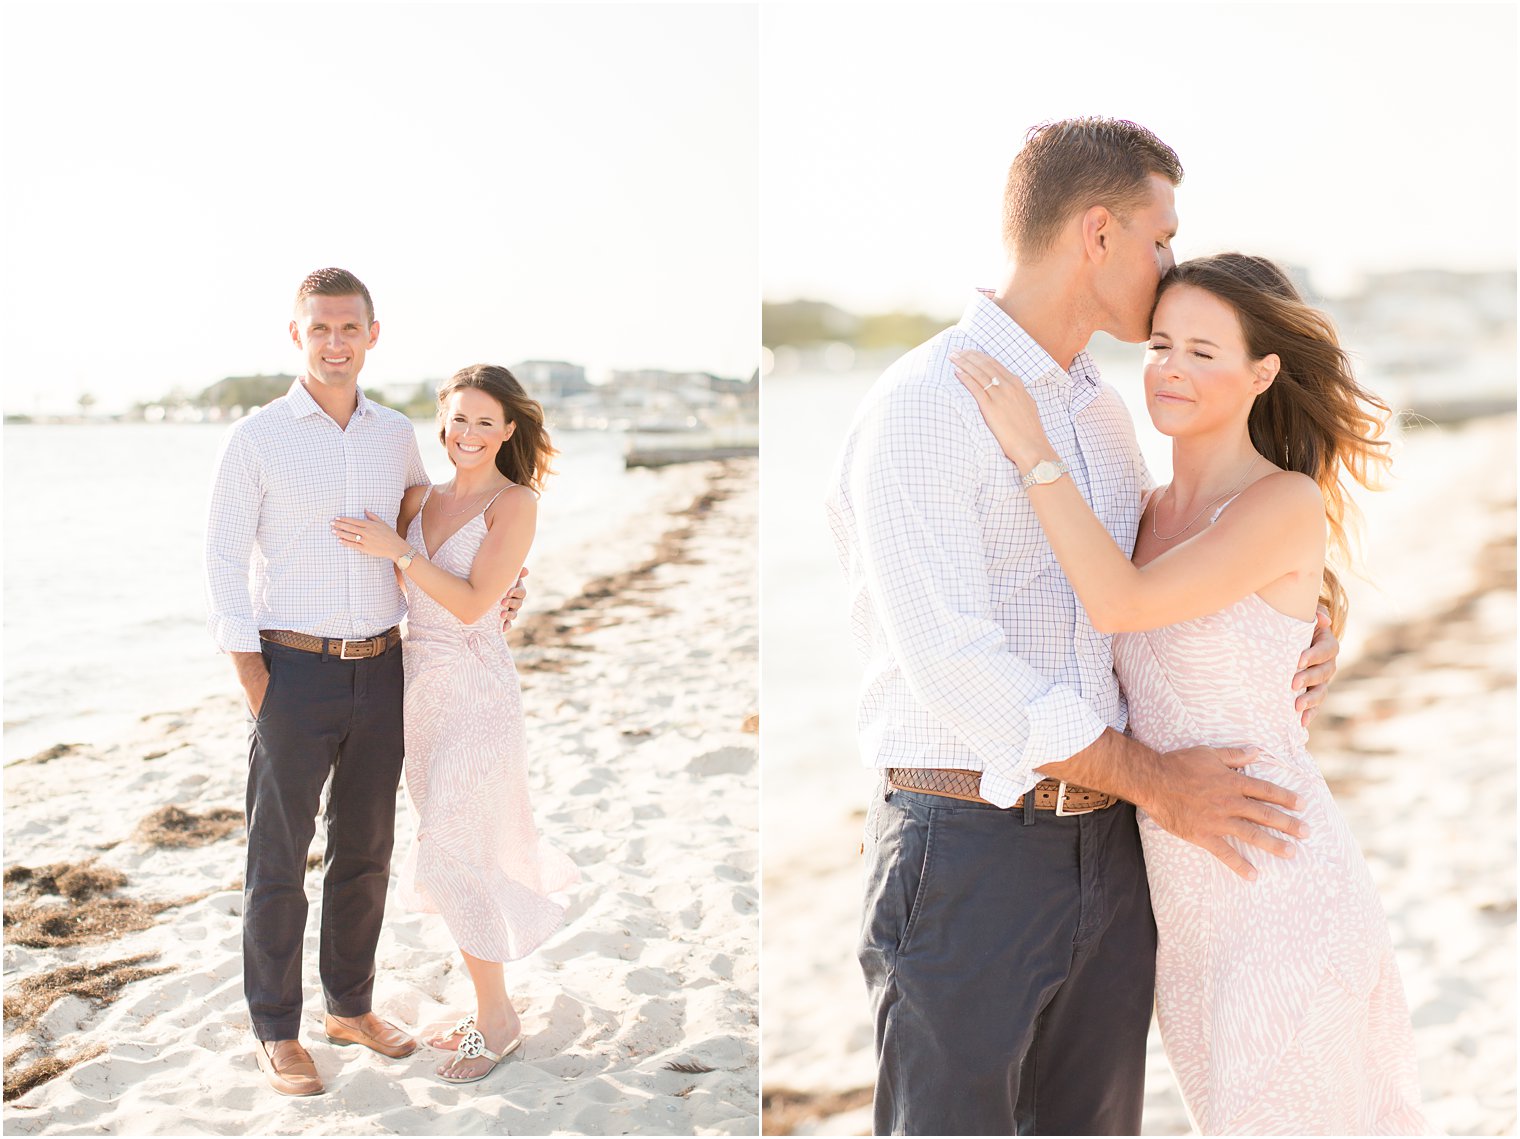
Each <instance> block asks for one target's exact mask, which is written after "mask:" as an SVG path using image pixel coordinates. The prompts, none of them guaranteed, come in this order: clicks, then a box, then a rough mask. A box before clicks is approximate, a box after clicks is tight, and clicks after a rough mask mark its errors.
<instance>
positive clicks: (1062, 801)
mask: <svg viewBox="0 0 1520 1139" xmlns="http://www.w3.org/2000/svg"><path fill="white" fill-rule="evenodd" d="M1060 783H1061V786H1060V787H1058V788H1057V789H1056V818H1058V819H1060V818H1066V817H1067V816H1069V815H1090V814H1092V813H1093V812H1094V811H1096V810H1097V809H1098V808H1097V807H1083V808H1082V809H1081V810H1080V811H1068V810H1067V809H1066V780H1064V779H1062V780H1061V781H1060ZM1031 793H1032V792H1031Z"/></svg>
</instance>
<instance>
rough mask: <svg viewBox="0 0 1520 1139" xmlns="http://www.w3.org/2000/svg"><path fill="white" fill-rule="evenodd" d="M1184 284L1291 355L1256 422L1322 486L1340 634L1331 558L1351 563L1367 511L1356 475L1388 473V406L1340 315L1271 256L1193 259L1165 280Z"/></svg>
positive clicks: (1339, 595)
mask: <svg viewBox="0 0 1520 1139" xmlns="http://www.w3.org/2000/svg"><path fill="white" fill-rule="evenodd" d="M1176 285H1192V286H1193V287H1194V288H1199V289H1203V290H1204V291H1205V292H1207V293H1210V294H1212V295H1213V296H1216V297H1218V298H1219V299H1220V300H1222V301H1224V302H1225V303H1226V304H1228V305H1229V306H1230V307H1231V308H1233V309H1234V310H1235V315H1236V316H1237V317H1239V319H1240V327H1241V331H1242V332H1243V333H1244V334H1245V341H1246V351H1247V352H1249V353H1250V355H1251V358H1252V359H1253V360H1259V359H1261V358H1262V357H1263V356H1266V355H1269V354H1274V353H1275V354H1276V356H1277V358H1278V360H1280V361H1281V366H1280V368H1279V369H1278V372H1277V378H1276V379H1275V380H1273V382H1272V384H1271V386H1270V387H1268V388H1267V389H1266V391H1264V392H1262V393H1261V395H1259V396H1257V397H1256V402H1255V404H1253V405H1252V407H1251V414H1250V418H1249V420H1248V421H1247V425H1248V428H1249V430H1250V433H1251V443H1252V444H1253V445H1254V446H1255V448H1256V450H1257V451H1259V452H1261V454H1262V455H1263V456H1265V457H1266V458H1267V459H1269V460H1271V461H1272V462H1274V463H1276V464H1277V465H1278V466H1279V467H1282V468H1283V469H1284V470H1290V471H1299V472H1301V473H1303V474H1306V475H1308V476H1309V477H1310V478H1312V479H1313V480H1314V481H1315V482H1316V483H1318V484H1319V489H1320V493H1321V494H1322V495H1323V496H1324V499H1325V520H1326V523H1327V525H1328V529H1329V535H1328V539H1329V540H1328V549H1327V557H1326V563H1325V575H1324V580H1323V581H1322V583H1321V585H1320V603H1321V604H1322V605H1324V606H1325V607H1326V608H1327V609H1328V610H1329V611H1330V625H1331V628H1332V629H1333V630H1334V631H1335V633H1336V635H1337V636H1339V635H1340V633H1341V630H1342V629H1343V628H1344V627H1345V623H1346V591H1345V589H1344V588H1343V587H1342V586H1341V582H1340V578H1339V576H1337V574H1336V571H1335V570H1334V569H1332V568H1331V564H1330V563H1331V562H1335V563H1336V564H1337V565H1338V566H1339V567H1340V568H1341V569H1343V570H1344V569H1348V568H1349V567H1350V566H1351V564H1352V553H1353V550H1352V536H1351V532H1352V531H1353V530H1354V529H1355V526H1356V523H1357V522H1358V521H1359V519H1360V513H1359V512H1358V510H1357V508H1356V504H1355V503H1353V502H1352V501H1351V498H1350V496H1349V495H1348V493H1347V483H1346V479H1347V478H1351V479H1354V480H1356V482H1358V483H1359V484H1361V485H1362V486H1364V487H1368V488H1369V489H1371V488H1374V487H1376V486H1378V485H1379V484H1380V482H1381V476H1383V475H1384V474H1385V473H1386V472H1387V469H1388V464H1389V456H1388V451H1389V444H1388V442H1387V441H1386V440H1384V439H1382V438H1380V436H1381V435H1382V434H1383V432H1384V429H1385V428H1386V427H1387V425H1388V420H1389V416H1390V412H1389V409H1388V405H1387V404H1385V403H1384V402H1383V401H1382V400H1380V399H1379V398H1378V397H1377V396H1375V395H1373V394H1372V393H1371V392H1369V391H1367V389H1366V388H1364V387H1362V386H1361V385H1360V384H1358V383H1357V382H1356V377H1355V376H1353V375H1352V373H1351V362H1350V360H1349V359H1348V358H1347V356H1346V353H1345V351H1344V350H1343V349H1342V348H1341V346H1340V341H1339V340H1338V338H1337V337H1336V333H1335V326H1334V324H1332V323H1331V321H1330V318H1329V317H1328V316H1326V315H1325V314H1324V313H1322V312H1320V311H1319V310H1318V309H1316V308H1314V307H1312V306H1311V305H1308V304H1306V303H1305V302H1304V299H1303V297H1301V296H1300V295H1299V293H1298V290H1297V289H1295V288H1294V287H1293V282H1292V281H1290V280H1289V279H1288V275H1287V274H1286V273H1284V272H1283V271H1282V270H1281V269H1279V268H1278V267H1277V266H1276V265H1274V264H1273V263H1272V262H1271V261H1268V260H1267V259H1266V258H1264V257H1251V256H1248V255H1246V254H1244V253H1220V254H1217V255H1215V256H1213V257H1200V258H1197V259H1195V260H1192V261H1184V262H1183V263H1182V264H1181V265H1178V266H1177V267H1176V268H1174V269H1173V270H1172V271H1171V272H1170V273H1168V274H1167V275H1166V277H1165V278H1163V279H1162V282H1161V290H1160V291H1161V292H1165V291H1166V290H1167V289H1168V288H1171V287H1173V286H1176Z"/></svg>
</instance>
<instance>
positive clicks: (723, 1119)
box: [5, 461, 759, 1134]
mask: <svg viewBox="0 0 1520 1139" xmlns="http://www.w3.org/2000/svg"><path fill="white" fill-rule="evenodd" d="M754 472H755V464H754V462H753V461H748V462H745V461H739V462H731V463H706V464H701V465H700V467H697V468H693V471H692V473H691V475H690V477H689V478H688V477H687V476H686V475H684V474H683V475H682V477H681V483H680V485H681V486H683V487H685V488H686V489H687V490H690V491H693V492H694V493H692V494H689V495H686V496H684V501H683V502H682V503H680V504H677V505H678V508H677V509H674V510H670V511H668V512H666V513H664V514H660V515H653V516H651V515H648V514H646V515H643V516H641V517H639V518H637V519H633V520H631V522H632V523H634V524H636V528H637V530H638V533H637V535H636V536H634V535H633V533H632V531H633V530H634V529H635V526H632V525H629V526H621V527H618V528H617V534H616V535H614V536H613V538H612V539H609V541H608V542H607V543H605V544H604V546H603V547H602V548H601V549H599V550H598V551H596V552H595V554H594V556H590V557H588V558H586V559H585V567H586V569H587V573H586V574H585V575H584V576H583V577H582V579H581V580H582V582H583V584H582V585H581V586H580V588H579V590H578V591H577V590H575V589H572V588H570V587H569V586H568V585H567V584H566V582H567V577H568V575H566V574H563V573H561V574H559V575H557V577H558V580H557V582H556V583H555V584H556V585H558V586H559V588H558V589H554V588H535V589H534V593H533V595H532V596H530V598H529V607H528V612H527V614H526V615H525V616H524V618H523V619H522V621H521V623H520V626H519V628H518V629H516V630H514V631H513V633H512V634H511V636H510V643H511V644H512V647H513V651H514V656H515V657H516V659H517V663H518V667H519V670H520V672H521V675H522V683H523V691H524V705H525V709H526V711H527V716H528V725H527V726H528V732H529V741H530V754H531V756H532V766H531V770H530V784H531V791H532V795H533V799H534V811H535V816H536V821H537V823H538V825H539V827H540V829H541V830H542V831H543V833H544V834H545V836H546V837H547V838H549V839H550V840H551V841H553V842H554V843H556V845H558V846H560V847H561V849H564V850H566V852H567V853H569V854H570V855H571V857H572V858H573V859H574V860H575V861H576V863H577V864H578V865H579V866H580V867H581V871H582V879H583V880H582V884H581V885H580V887H578V889H577V890H576V892H575V894H574V895H573V898H572V901H571V906H570V909H569V911H568V913H567V916H566V922H565V926H564V928H562V929H561V930H560V931H559V932H558V933H556V934H555V935H554V936H553V937H552V938H551V939H550V941H549V942H547V943H546V944H545V945H544V946H543V947H542V948H541V949H540V950H538V951H537V952H536V953H535V954H533V955H531V956H530V957H529V958H527V959H525V960H523V961H520V962H514V963H510V964H509V965H508V966H507V980H508V988H509V991H510V992H511V993H512V994H513V997H514V1000H515V1003H516V1004H517V1006H518V1008H519V1011H520V1013H521V1014H522V1017H523V1021H524V1025H525V1028H526V1031H527V1033H528V1039H527V1040H526V1042H525V1044H524V1047H523V1048H522V1049H520V1050H519V1052H518V1053H517V1054H516V1056H514V1058H513V1059H512V1060H511V1061H509V1062H508V1063H507V1064H506V1065H504V1066H503V1070H502V1071H501V1072H499V1073H495V1074H493V1075H492V1076H491V1077H489V1078H488V1079H487V1080H486V1081H484V1082H482V1083H480V1084H475V1085H469V1086H468V1087H467V1088H466V1089H465V1090H463V1091H461V1090H460V1089H458V1088H453V1087H451V1086H450V1085H446V1084H443V1083H441V1082H440V1081H438V1080H436V1079H435V1078H434V1077H433V1076H432V1070H433V1068H434V1067H435V1066H436V1065H437V1063H438V1060H437V1059H436V1058H435V1056H434V1054H432V1053H430V1052H429V1051H428V1050H426V1049H421V1050H419V1052H418V1053H417V1054H416V1055H414V1056H413V1057H409V1058H407V1059H404V1060H400V1061H389V1060H385V1059H384V1058H382V1057H379V1056H377V1055H375V1054H373V1053H370V1052H368V1051H367V1050H363V1049H336V1048H333V1047H331V1046H329V1045H328V1044H327V1043H326V1042H325V1040H324V1039H323V1037H322V1033H321V1016H320V1005H321V1000H320V995H319V994H320V989H319V986H318V984H317V979H316V957H317V954H316V948H317V945H316V928H317V927H316V921H317V918H316V914H315V912H313V913H312V914H311V915H310V918H309V921H308V934H307V937H306V942H305V953H304V956H303V977H304V992H305V995H306V1001H305V1005H304V1009H303V1032H302V1037H303V1041H304V1042H305V1043H306V1044H307V1045H308V1046H309V1048H310V1050H311V1053H312V1056H313V1058H314V1059H315V1060H316V1062H317V1067H318V1071H319V1072H320V1073H321V1075H322V1077H323V1080H324V1082H325V1083H326V1084H327V1086H328V1091H327V1094H326V1095H323V1096H318V1097H314V1098H311V1099H304V1100H290V1099H285V1098H283V1097H280V1096H278V1095H276V1094H275V1093H274V1092H273V1091H271V1090H270V1089H269V1088H268V1087H267V1085H266V1084H265V1083H264V1080H263V1077H262V1075H261V1074H260V1073H259V1072H258V1070H257V1067H256V1065H255V1064H254V1060H253V1055H252V1047H251V1036H250V1035H249V1033H248V1024H247V1010H246V1007H245V1006H244V1005H243V1003H242V993H241V989H242V982H241V924H240V913H241V908H242V896H241V893H240V892H239V890H240V880H241V874H242V860H243V850H242V843H243V842H244V841H245V840H244V838H243V829H242V818H241V814H242V812H241V802H242V797H243V770H244V767H245V764H246V743H245V728H244V723H243V717H242V712H241V708H240V701H239V699H238V697H237V696H236V695H235V694H232V693H230V692H229V693H228V694H226V695H224V696H221V697H218V698H215V699H212V700H209V701H207V702H205V703H204V704H202V705H200V706H198V707H194V708H190V709H185V710H180V711H169V712H155V713H150V714H148V715H146V716H143V717H142V718H141V720H140V721H139V723H138V724H137V725H135V726H134V728H133V729H132V730H131V731H128V732H125V733H123V734H122V735H120V736H119V737H117V738H115V739H114V740H111V741H103V742H102V743H100V744H98V745H94V746H86V747H82V748H78V749H76V750H74V751H72V752H71V753H70V754H68V755H66V756H60V757H58V758H55V759H54V760H53V761H51V762H34V763H33V762H28V763H24V764H23V765H21V766H13V767H11V768H9V769H8V770H7V772H6V778H7V804H6V806H7V811H6V832H7V833H6V839H7V842H6V853H7V881H6V916H7V931H6V934H7V937H6V941H7V945H6V950H5V979H6V992H7V998H8V999H7V1002H6V1003H7V1008H6V1023H7V1030H8V1031H7V1037H8V1039H7V1055H6V1075H7V1097H8V1102H7V1103H6V1106H5V1126H6V1130H7V1131H8V1132H15V1133H24V1134H49V1133H77V1132H79V1131H84V1130H89V1131H99V1132H103V1133H114V1134H128V1133H152V1134H171V1133H184V1132H186V1131H207V1132H213V1133H227V1132H235V1133H243V1132H249V1133H254V1132H260V1131H263V1132H285V1131H291V1130H306V1129H310V1128H318V1129H321V1130H323V1131H330V1132H332V1133H338V1134H345V1133H370V1134H372V1133H377V1132H378V1133H411V1134H429V1133H441V1132H446V1133H450V1134H458V1133H472V1132H481V1133H486V1132H489V1133H502V1132H503V1131H535V1132H548V1131H559V1132H582V1133H591V1134H598V1133H618V1132H630V1133H644V1134H665V1133H669V1132H672V1131H677V1132H680V1131H684V1132H686V1133H692V1134H730V1133H746V1132H748V1133H753V1132H754V1131H755V1130H756V1129H757V1127H758V1116H757V1110H758V1094H759V1092H758V1075H757V1071H756V1060H757V1056H758V1027H757V1022H758V1014H757V1006H758V984H757V981H758V969H757V967H756V957H757V952H758V949H757V945H756V933H755V920H754V916H755V914H756V913H757V909H758V903H757V887H756V881H755V877H756V871H757V869H758V855H757V850H756V848H757V833H756V830H755V826H754V818H755V815H756V812H757V801H758V791H757V780H758V764H757V749H756V736H755V734H754V726H753V716H754V714H755V712H756V710H757V693H756V690H755V685H754V684H753V683H751V684H748V685H743V684H735V683H734V682H733V679H734V677H735V676H736V675H747V676H749V677H751V678H754V677H755V676H756V675H757V669H756V658H757V644H758V634H757V629H758V625H757V620H756V602H755V569H754V561H755V558H754V533H755V510H756V501H757V488H756V481H755V476H754ZM651 522H657V525H658V526H659V528H660V529H659V532H658V533H656V534H650V533H649V531H650V530H652V529H655V527H654V526H651ZM615 564H616V565H620V566H621V568H620V569H619V568H614V565H615ZM541 584H542V583H541V582H540V581H539V580H538V579H532V580H530V587H537V586H540V585H541ZM555 594H560V595H562V596H561V597H560V598H559V599H558V600H556V599H555V597H554V595H555ZM720 614H721V618H720V616H719V615H720ZM230 679H231V678H230V676H229V688H230V687H231V684H230ZM44 754H45V753H44ZM34 759H35V757H34ZM218 812H220V817H218ZM229 818H230V825H229ZM150 819H151V820H152V821H149V820H150ZM139 820H142V823H141V825H139ZM200 831H205V832H206V833H205V834H201V833H198V832H200ZM411 833H412V822H411V818H410V812H409V810H408V809H407V808H406V806H405V804H404V801H403V800H402V798H401V796H398V821H397V835H396V837H397V850H396V855H395V856H394V859H393V866H399V864H400V857H401V854H402V851H403V849H404V844H405V843H406V842H407V841H409V840H410V837H411ZM322 838H323V836H322V831H321V827H320V826H319V830H318V838H317V840H316V842H314V843H313V848H312V850H313V856H314V858H313V860H309V863H308V865H309V866H310V865H311V861H317V860H318V852H319V851H320V848H321V845H322ZM92 860H93V861H92ZM58 864H67V866H59V865H58ZM23 865H24V866H25V867H26V868H31V869H33V870H44V871H45V870H48V869H49V868H51V869H52V871H53V873H52V874H47V873H35V874H32V875H30V876H26V875H22V874H18V873H17V872H16V871H17V868H18V867H21V866H23ZM69 870H72V873H71V874H70V873H67V872H66V871H69ZM307 893H308V897H310V898H311V899H312V900H313V901H315V902H316V903H317V904H315V905H313V906H312V907H311V909H312V911H316V910H318V909H319V908H320V896H321V889H320V869H319V868H318V870H317V871H316V872H315V873H311V874H310V875H309V877H308V881H307ZM28 895H30V896H28ZM60 895H67V897H68V899H69V900H67V901H65V900H64V898H62V897H60ZM154 910H157V912H144V911H154ZM60 917H63V918H64V920H63V921H59V920H58V919H59V918H60ZM97 919H98V920H97ZM39 929H41V931H42V932H41V933H40V935H39V933H38V930H39ZM49 930H52V931H55V932H56V931H63V936H62V938H61V939H60V940H61V941H62V942H63V944H54V945H51V946H48V945H39V946H24V945H21V944H19V943H18V942H17V940H16V934H18V933H19V934H22V935H23V936H26V937H28V938H29V939H31V940H37V939H38V937H39V936H40V937H41V938H42V940H46V939H47V937H48V931H49ZM81 930H83V931H84V936H80V933H81ZM92 930H95V932H96V933H98V936H91V931H92ZM70 942H72V944H70ZM76 967H77V968H76ZM71 968H75V973H70V972H68V970H70V969H71ZM76 974H78V975H76ZM377 974H378V981H377V985H376V990H375V1010H376V1011H377V1012H379V1013H380V1014H381V1015H382V1016H386V1017H388V1018H389V1019H392V1020H394V1021H397V1022H398V1023H402V1024H405V1025H406V1026H408V1027H409V1028H412V1029H416V1028H419V1027H421V1026H423V1025H425V1024H428V1023H430V1022H432V1021H435V1020H442V1019H444V1018H445V1017H447V1016H449V1015H451V1014H453V1015H457V1013H458V1012H459V1010H460V1009H461V1008H467V1007H469V1004H470V1002H471V999H472V998H471V995H470V993H471V990H470V987H469V982H468V977H467V976H466V975H465V973H464V970H463V967H462V964H461V963H460V962H459V961H458V957H457V953H456V952H455V950H454V948H453V946H452V944H451V943H450V942H449V939H448V935H447V931H446V930H445V929H444V927H443V923H442V921H441V920H439V919H437V918H436V917H435V916H430V915H423V914H412V913H408V912H406V911H404V910H402V909H401V908H400V907H399V905H398V904H397V903H396V902H395V899H394V896H392V897H391V898H390V900H389V902H388V906H387V913H386V925H385V929H384V931H383V933H382V936H381V943H380V948H379V953H378V957H377ZM38 982H50V983H48V984H39V983H38ZM71 994H72V995H71ZM28 1002H30V1003H28ZM28 1021H30V1024H28V1023H27V1022H28ZM102 1046H104V1049H105V1050H104V1051H101V1052H95V1049H97V1048H100V1047H102ZM48 1056H52V1057H54V1058H55V1061H58V1062H61V1061H73V1063H72V1065H71V1066H69V1067H68V1068H67V1069H66V1070H63V1071H61V1072H55V1073H53V1074H52V1076H51V1078H48V1079H46V1080H45V1081H44V1082H41V1083H39V1084H37V1085H36V1086H34V1087H32V1088H31V1089H30V1090H28V1091H25V1092H24V1093H22V1094H20V1095H19V1096H17V1097H16V1098H15V1099H14V1100H11V1099H10V1098H9V1097H10V1094H11V1090H12V1081H13V1079H15V1077H17V1076H19V1075H21V1074H23V1073H24V1070H25V1069H26V1068H27V1067H28V1066H29V1065H31V1064H33V1063H36V1062H39V1061H43V1060H45V1058H46V1057H48ZM38 1074H39V1075H46V1074H47V1073H46V1072H39V1073H38ZM444 1107H453V1111H452V1113H451V1114H449V1115H447V1116H445V1115H443V1114H442V1113H441V1112H440V1111H438V1110H437V1109H438V1108H444ZM445 1121H446V1122H445Z"/></svg>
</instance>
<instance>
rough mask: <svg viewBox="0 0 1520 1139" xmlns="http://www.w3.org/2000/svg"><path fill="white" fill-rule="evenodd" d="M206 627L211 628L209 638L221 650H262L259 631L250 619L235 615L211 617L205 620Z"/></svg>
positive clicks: (243, 651) (240, 651)
mask: <svg viewBox="0 0 1520 1139" xmlns="http://www.w3.org/2000/svg"><path fill="white" fill-rule="evenodd" d="M206 627H207V628H208V629H210V630H211V639H212V640H213V641H214V642H216V647H217V649H219V650H220V651H221V652H224V653H256V652H260V651H262V650H263V645H262V644H260V642H259V631H258V629H256V628H254V626H253V623H252V622H251V621H244V620H241V619H240V618H237V617H212V618H211V619H210V620H209V621H207V622H206Z"/></svg>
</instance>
